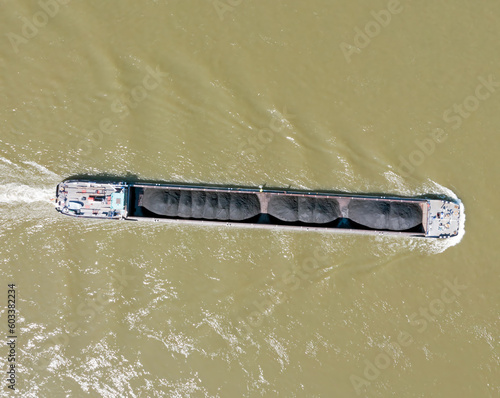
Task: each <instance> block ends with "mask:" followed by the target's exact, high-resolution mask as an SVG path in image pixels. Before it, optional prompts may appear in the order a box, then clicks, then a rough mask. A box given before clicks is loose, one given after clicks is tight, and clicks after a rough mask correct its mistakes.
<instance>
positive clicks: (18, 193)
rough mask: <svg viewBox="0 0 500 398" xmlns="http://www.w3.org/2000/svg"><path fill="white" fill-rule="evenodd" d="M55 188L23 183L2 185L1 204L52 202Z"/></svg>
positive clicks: (0, 192) (0, 188) (0, 190)
mask: <svg viewBox="0 0 500 398" xmlns="http://www.w3.org/2000/svg"><path fill="white" fill-rule="evenodd" d="M54 195H55V189H52V188H40V187H31V186H29V185H23V184H16V183H11V184H3V185H0V204H3V203H6V204H14V203H32V202H50V199H51V198H52V197H53V196H54Z"/></svg>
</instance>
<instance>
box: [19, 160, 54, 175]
mask: <svg viewBox="0 0 500 398" xmlns="http://www.w3.org/2000/svg"><path fill="white" fill-rule="evenodd" d="M23 163H24V164H27V165H29V166H32V167H34V168H35V169H37V170H38V171H40V172H42V173H43V174H45V175H47V176H51V177H59V176H58V175H57V174H56V173H54V172H53V171H50V170H49V169H47V168H46V167H45V166H42V165H40V164H38V163H36V162H32V161H31V160H30V161H24V162H23Z"/></svg>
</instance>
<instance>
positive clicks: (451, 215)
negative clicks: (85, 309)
mask: <svg viewBox="0 0 500 398" xmlns="http://www.w3.org/2000/svg"><path fill="white" fill-rule="evenodd" d="M183 198H184V199H183ZM196 198H198V199H196ZM200 198H203V200H204V202H200V203H201V206H202V209H201V210H200V203H197V204H196V205H195V201H196V200H198V202H199V200H200ZM210 201H212V202H213V204H211V205H209V202H210ZM245 201H246V202H248V203H250V202H251V203H250V205H248V203H245ZM184 202H185V203H184ZM221 203H222V204H221ZM189 206H192V207H189ZM196 206H198V207H196ZM203 206H205V207H204V208H203ZM210 206H212V207H210ZM252 206H253V208H252ZM255 206H257V208H255ZM181 207H182V209H181ZM56 209H57V210H58V211H59V212H61V213H63V214H65V215H69V216H73V217H78V218H93V219H116V220H128V221H149V222H164V223H176V224H184V225H225V226H238V227H243V228H263V229H279V230H303V231H304V230H305V231H322V232H325V231H330V232H337V233H351V234H352V233H355V234H367V235H395V236H418V237H429V238H448V237H453V236H456V235H458V233H459V228H460V205H459V204H458V203H455V202H452V201H446V200H440V199H439V200H438V199H420V198H396V197H385V196H365V195H346V194H332V193H325V192H304V191H289V190H267V189H262V188H260V189H251V188H220V187H207V186H194V185H193V186H191V185H173V184H168V185H167V184H146V183H125V182H118V183H115V182H96V181H86V180H67V181H63V182H61V183H60V184H59V185H58V187H57V192H56ZM203 209H204V211H203ZM207 209H208V211H207ZM245 212H246V213H248V215H246V216H245ZM328 212H330V213H332V214H328ZM334 213H335V214H334ZM179 214H181V215H182V216H179ZM245 217H247V218H245ZM235 218H236V219H235ZM407 227H408V228H407Z"/></svg>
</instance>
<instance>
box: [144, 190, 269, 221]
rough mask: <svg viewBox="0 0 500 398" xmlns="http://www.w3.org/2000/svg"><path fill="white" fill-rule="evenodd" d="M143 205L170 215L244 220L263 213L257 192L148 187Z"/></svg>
mask: <svg viewBox="0 0 500 398" xmlns="http://www.w3.org/2000/svg"><path fill="white" fill-rule="evenodd" d="M142 206H143V207H145V208H146V209H147V210H149V211H151V212H152V213H155V214H158V215H163V216H167V217H182V218H196V219H207V220H234V221H241V220H246V219H249V218H252V217H254V216H256V215H258V214H260V202H259V198H258V197H257V195H255V194H247V193H227V192H211V191H196V190H163V189H158V188H145V189H144V194H143V197H142Z"/></svg>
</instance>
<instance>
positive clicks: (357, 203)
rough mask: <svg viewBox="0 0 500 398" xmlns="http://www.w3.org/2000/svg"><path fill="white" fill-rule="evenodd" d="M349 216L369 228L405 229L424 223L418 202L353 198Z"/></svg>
mask: <svg viewBox="0 0 500 398" xmlns="http://www.w3.org/2000/svg"><path fill="white" fill-rule="evenodd" d="M348 217H349V219H350V220H352V221H354V222H357V223H358V224H361V225H364V226H366V227H368V228H373V229H380V230H392V231H405V230H407V229H411V228H414V227H416V226H417V225H419V224H421V223H422V209H421V207H420V206H419V205H418V204H416V203H405V202H385V201H373V200H361V199H352V200H351V202H350V203H349V214H348Z"/></svg>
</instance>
